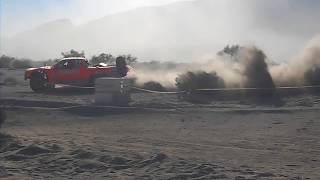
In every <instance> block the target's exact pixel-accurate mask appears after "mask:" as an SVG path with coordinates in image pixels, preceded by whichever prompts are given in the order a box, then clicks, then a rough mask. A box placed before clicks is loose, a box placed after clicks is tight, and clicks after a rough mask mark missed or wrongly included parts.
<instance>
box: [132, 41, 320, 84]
mask: <svg viewBox="0 0 320 180" xmlns="http://www.w3.org/2000/svg"><path fill="white" fill-rule="evenodd" d="M168 66H169V68H168ZM150 67H152V68H151V69H150ZM201 71H203V72H207V73H211V72H214V73H216V76H218V77H219V78H221V79H222V81H223V82H224V87H227V88H268V89H274V88H275V87H279V86H304V85H319V84H320V37H319V36H317V37H315V38H313V39H312V40H311V41H310V42H309V43H308V44H307V45H306V47H305V48H304V49H303V50H302V51H301V52H300V53H299V54H298V55H297V56H296V57H294V58H292V59H291V60H289V61H287V63H282V64H275V63H270V62H269V59H268V57H267V55H265V53H264V52H263V51H262V50H261V49H259V48H257V47H255V46H245V47H241V48H238V49H237V50H236V51H235V52H233V54H232V55H230V54H222V55H221V54H220V55H217V56H216V57H215V58H213V59H207V60H204V61H203V60H202V61H200V62H192V63H190V64H187V63H180V64H175V63H153V64H152V65H150V64H144V65H140V66H138V67H136V72H137V83H138V84H143V83H146V82H148V81H155V82H158V83H160V84H161V85H162V86H164V87H165V88H167V89H176V88H177V86H176V84H179V82H177V81H176V80H177V78H178V77H179V76H180V77H184V79H189V80H190V81H197V79H194V78H191V77H188V78H186V77H187V76H192V75H193V74H192V73H197V72H201ZM178 79H179V78H178ZM180 79H181V78H180ZM198 80H200V79H198ZM195 83H198V84H201V82H190V84H195ZM212 83H214V82H212ZM199 87H201V88H212V87H213V86H212V85H210V83H209V84H208V83H204V84H203V85H202V84H201V85H199Z"/></svg>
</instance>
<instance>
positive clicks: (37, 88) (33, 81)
mask: <svg viewBox="0 0 320 180" xmlns="http://www.w3.org/2000/svg"><path fill="white" fill-rule="evenodd" d="M30 88H31V89H32V90H33V91H34V92H44V91H46V90H48V89H49V85H48V82H47V76H46V74H45V73H41V72H37V73H34V74H32V76H31V78H30Z"/></svg>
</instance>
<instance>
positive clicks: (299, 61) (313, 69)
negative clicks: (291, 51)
mask: <svg viewBox="0 0 320 180" xmlns="http://www.w3.org/2000/svg"><path fill="white" fill-rule="evenodd" d="M270 71H271V74H272V77H273V79H274V80H275V83H276V85H277V86H291V85H293V86H301V85H319V84H320V36H316V37H315V38H313V39H312V40H311V41H310V42H309V43H308V44H307V45H306V47H305V48H304V49H303V50H302V51H301V52H300V53H299V54H298V55H297V56H296V57H294V58H293V59H291V60H290V61H289V62H288V63H287V64H281V65H279V66H273V67H271V68H270Z"/></svg>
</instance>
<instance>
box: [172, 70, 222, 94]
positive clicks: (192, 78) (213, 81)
mask: <svg viewBox="0 0 320 180" xmlns="http://www.w3.org/2000/svg"><path fill="white" fill-rule="evenodd" d="M176 86H177V88H178V90H180V91H194V90H196V89H210V88H224V87H225V84H224V81H223V79H222V78H221V77H219V76H218V75H217V73H216V72H211V73H207V72H204V71H198V72H190V71H189V72H187V73H184V74H180V75H179V76H178V77H177V78H176Z"/></svg>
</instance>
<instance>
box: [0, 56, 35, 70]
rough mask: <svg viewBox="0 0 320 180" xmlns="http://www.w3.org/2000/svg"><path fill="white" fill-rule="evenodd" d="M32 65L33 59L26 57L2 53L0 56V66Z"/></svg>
mask: <svg viewBox="0 0 320 180" xmlns="http://www.w3.org/2000/svg"><path fill="white" fill-rule="evenodd" d="M30 67H32V61H31V60H30V59H25V58H21V59H19V58H15V57H11V56H6V55H2V56H1V57H0V68H16V69H22V68H30Z"/></svg>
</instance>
